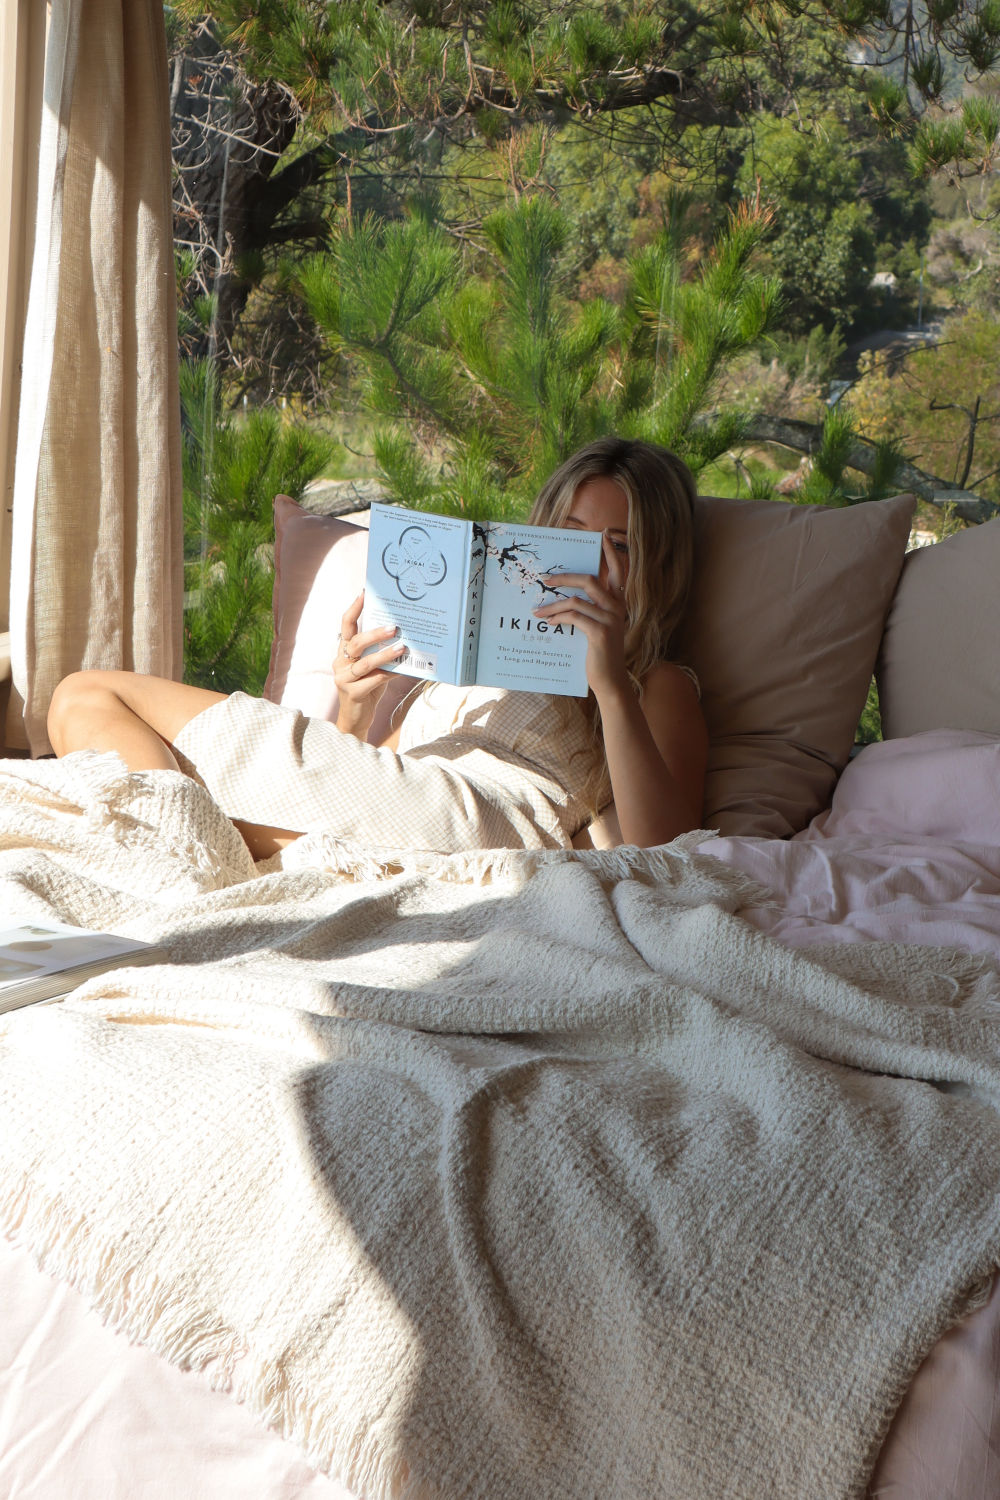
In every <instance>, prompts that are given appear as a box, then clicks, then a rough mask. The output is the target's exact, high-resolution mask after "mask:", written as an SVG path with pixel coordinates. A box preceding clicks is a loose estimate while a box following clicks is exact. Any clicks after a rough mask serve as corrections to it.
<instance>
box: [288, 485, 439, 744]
mask: <svg viewBox="0 0 1000 1500" xmlns="http://www.w3.org/2000/svg"><path fill="white" fill-rule="evenodd" d="M367 557H368V531H367V528H366V527H364V526H357V525H355V524H354V523H353V522H351V521H343V520H341V519H340V518H339V517H337V516H314V515H311V514H310V513H309V511H307V510H303V508H302V506H301V505H296V503H295V501H294V500H290V499H289V498H288V496H287V495H277V496H275V501H274V593H273V607H274V640H273V641H272V643H271V662H270V667H269V669H268V674H267V681H266V683H265V684H264V697H265V698H268V699H270V701H271V702H272V703H283V704H285V705H288V706H290V707H292V708H297V709H299V710H301V712H302V713H304V714H308V715H309V716H310V718H314V719H329V720H330V721H331V722H333V721H335V720H336V717H337V706H338V693H337V684H336V683H335V682H334V679H333V658H334V657H335V656H336V654H337V641H338V638H339V636H340V617H341V615H342V614H343V613H344V610H345V609H346V608H347V606H348V605H349V604H350V603H351V601H352V600H353V599H356V598H357V596H358V594H360V592H361V590H362V588H363V587H364V582H365V562H366V560H367ZM417 680H418V679H417V678H415V677H407V676H404V674H403V673H402V672H399V673H397V674H396V676H395V679H394V680H393V681H392V682H390V683H389V686H388V687H387V688H386V690H385V693H384V694H383V696H382V698H381V699H380V701H379V705H378V708H377V709H376V711H375V718H374V720H373V722H372V727H371V729H370V730H369V732H368V738H369V740H371V742H372V743H373V744H377V743H378V742H379V741H380V740H383V739H384V738H385V736H386V735H387V734H388V733H389V730H390V728H391V725H390V722H389V721H390V718H391V716H392V713H393V711H394V710H395V708H396V707H397V705H398V704H399V702H400V700H401V699H402V698H404V697H405V696H406V694H407V693H408V692H409V691H410V689H411V688H412V687H413V686H414V684H415V683H416V682H417Z"/></svg>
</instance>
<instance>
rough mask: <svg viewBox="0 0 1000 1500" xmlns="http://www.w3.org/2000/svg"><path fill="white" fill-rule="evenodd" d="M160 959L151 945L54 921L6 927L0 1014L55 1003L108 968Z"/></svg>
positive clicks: (0, 938) (0, 943)
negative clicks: (20, 1008) (48, 1002)
mask: <svg viewBox="0 0 1000 1500" xmlns="http://www.w3.org/2000/svg"><path fill="white" fill-rule="evenodd" d="M165 957H166V954H165V953H164V952H163V950H162V949H161V948H157V947H156V946H155V945H154V944H152V943H140V942H138V941H137V940H136V939H135V938H125V937H117V936H116V935H115V934H114V933H110V932H91V931H89V930H88V929H87V928H85V927H68V926H65V925H63V924H61V923H54V922H52V923H36V924H32V925H29V926H24V927H8V928H7V929H6V930H4V931H2V932H0V1014H2V1013H3V1012H4V1011H8V1010H16V1009H17V1008H18V1006H21V1005H37V1004H38V1003H39V1002H40V1001H44V1000H58V999H61V998H62V997H63V996H64V995H68V994H69V992H70V991H71V990H75V989H76V987H77V985H79V984H83V982H84V980H85V979H93V978H94V976H95V975H97V974H104V973H106V972H107V970H108V969H116V968H124V967H125V965H126V964H128V965H131V964H150V963H156V962H157V961H159V960H161V959H164V958H165Z"/></svg>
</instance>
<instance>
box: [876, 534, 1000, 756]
mask: <svg viewBox="0 0 1000 1500" xmlns="http://www.w3.org/2000/svg"><path fill="white" fill-rule="evenodd" d="M876 677H877V680H878V691H879V702H880V705H881V709H882V733H883V735H884V736H885V738H886V739H899V738H901V737H902V736H903V735H908V734H919V733H920V732H921V731H922V730H925V729H977V730H979V731H980V732H982V733H985V734H1000V519H998V520H994V521H987V522H986V523H985V525H982V526H971V527H970V528H969V529H968V530H967V531H961V532H959V533H958V534H957V535H955V536H952V537H949V538H948V539H947V541H944V542H938V543H936V544H935V545H934V546H931V547H920V548H918V549H917V550H916V551H915V552H911V553H910V554H909V556H908V557H907V559H906V561H905V563H904V564H903V572H902V576H901V577H900V580H899V587H898V589H897V590H896V597H895V599H894V600H893V605H892V609H891V610H890V611H889V617H888V619H887V621H886V628H885V634H884V636H883V638H882V650H881V654H880V656H879V660H878V665H877V667H876Z"/></svg>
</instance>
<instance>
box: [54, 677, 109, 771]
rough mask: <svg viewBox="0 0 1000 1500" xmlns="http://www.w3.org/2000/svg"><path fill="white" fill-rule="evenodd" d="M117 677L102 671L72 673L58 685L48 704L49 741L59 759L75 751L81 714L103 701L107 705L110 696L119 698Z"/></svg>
mask: <svg viewBox="0 0 1000 1500" xmlns="http://www.w3.org/2000/svg"><path fill="white" fill-rule="evenodd" d="M118 675H120V674H118V673H115V672H102V671H99V670H91V671H86V672H71V673H70V674H69V676H68V677H64V678H63V680H62V681H61V682H60V683H59V685H58V687H57V688H56V690H55V692H54V693H53V694H52V698H51V700H50V702H49V711H48V717H47V720H46V724H47V728H48V733H49V740H50V742H51V744H52V748H53V750H54V751H55V752H56V754H57V755H65V754H66V752H67V750H71V749H73V748H74V746H73V744H72V740H71V736H72V728H73V725H74V723H78V722H79V720H80V717H81V714H82V713H84V712H86V710H87V709H88V708H93V707H95V706H96V705H97V703H98V702H99V701H101V700H103V701H104V702H107V700H108V697H109V695H110V696H112V697H115V696H117V695H116V694H115V691H114V688H113V686H112V681H111V679H113V678H114V677H116V676H118Z"/></svg>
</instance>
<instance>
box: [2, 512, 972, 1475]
mask: <svg viewBox="0 0 1000 1500" xmlns="http://www.w3.org/2000/svg"><path fill="white" fill-rule="evenodd" d="M911 511H912V504H911V502H910V501H909V500H908V499H906V498H905V497H900V498H899V499H898V500H893V501H888V502H881V503H880V504H879V505H878V506H870V505H868V506H866V505H862V506H855V507H851V508H849V509H847V510H843V511H820V510H806V509H805V508H799V507H795V506H785V505H775V504H770V503H767V502H745V503H741V502H725V501H715V502H703V504H702V506H701V509H700V514H699V571H698V580H697V587H696V595H695V599H694V603H693V607H692V610H691V618H690V623H689V634H688V639H687V642H686V643H685V644H686V654H687V656H688V658H689V659H690V660H691V662H692V664H693V665H694V666H695V667H696V669H697V670H698V673H699V676H700V678H701V681H702V686H703V692H704V702H705V709H706V716H707V718H708V721H709V726H710V731H711V737H712V760H711V765H710V773H709V791H708V799H707V805H706V826H705V828H704V829H703V830H701V831H699V832H698V833H697V834H695V835H691V836H688V837H686V838H685V839H682V840H679V841H677V843H675V844H674V845H671V846H667V847H665V848H664V849H661V850H653V851H637V850H632V849H622V848H620V847H615V841H614V836H613V817H612V816H611V815H610V814H609V816H608V817H607V818H606V819H605V820H604V821H603V823H599V824H597V825H595V827H594V829H593V830H592V831H591V833H590V834H589V835H588V836H586V837H584V838H582V839H580V840H579V841H578V842H579V844H580V845H581V847H579V848H577V849H574V850H568V851H547V852H545V853H535V852H522V853H517V852H513V853H496V852H488V851H484V852H482V853H473V854H470V855H462V856H436V855H416V854H409V855H408V854H405V853H401V852H400V851H394V850H386V849H381V850H376V849H358V848H352V847H349V846H346V845H344V844H342V843H340V842H338V841H336V840H334V839H331V838H329V837H326V838H322V837H319V836H311V837H310V838H309V839H307V840H302V841H300V842H299V843H297V844H295V845H293V846H292V848H291V849H290V850H289V851H287V853H286V854H285V855H284V856H282V857H281V858H280V859H278V860H275V861H272V862H270V863H269V864H267V865H264V866H260V867H257V868H254V867H253V865H252V864H251V863H250V861H249V856H248V855H247V854H246V851H245V849H244V847H243V846H242V844H241V842H240V840H239V839H238V838H237V837H236V836H235V834H234V833H233V831H232V830H231V828H230V826H229V825H228V824H227V823H226V821H225V820H224V819H223V818H222V817H221V815H220V814H219V813H218V810H217V809H216V808H215V807H214V805H213V804H212V803H211V801H210V799H208V798H207V796H206V795H205V794H204V792H203V791H202V789H201V788H199V787H197V786H196V785H195V784H194V783H180V782H179V780H178V779H177V778H175V777H171V776H169V775H166V774H165V773H150V774H149V775H146V776H140V777H136V776H132V777H130V776H128V775H127V774H125V773H124V771H123V768H122V767H121V765H120V763H118V762H117V761H116V760H115V758H114V757H107V756H90V755H82V756H79V757H70V758H69V759H68V760H67V761H64V762H60V763H54V762H37V763H33V764H30V765H29V764H25V763H15V762H5V763H3V764H2V765H0V887H2V890H3V896H4V902H5V909H6V910H7V911H8V912H9V914H10V917H11V919H12V920H31V919H37V918H41V917H43V916H46V915H48V916H53V915H54V916H57V917H59V918H60V919H61V920H69V921H77V922H80V923H81V924H84V925H90V926H102V925H103V926H106V927H114V928H117V929H118V930H122V931H127V932H130V933H134V934H135V935H138V936H143V937H149V938H153V939H155V940H157V941H159V942H161V943H162V944H164V946H165V947H166V948H167V951H168V956H169V962H168V963H167V964H165V965H157V966H154V967H152V968H149V969H146V970H142V969H132V970H122V971H118V972H116V973H115V974H113V975H111V976H106V977H104V978H102V979H100V980H94V981H91V983H90V984H88V985H87V986H85V987H84V988H83V989H82V990H80V991H78V992H77V993H76V994H75V995H74V996H73V997H72V998H71V999H69V1000H68V1001H66V1002H64V1003H63V1004H60V1005H54V1006H44V1007H34V1008H31V1009H29V1010H25V1011H21V1012H17V1013H15V1014H13V1015H11V1016H10V1017H8V1018H5V1020H4V1021H3V1023H2V1029H0V1079H2V1083H3V1089H4V1119H5V1122H6V1126H5V1131H4V1132H3V1136H2V1138H0V1226H2V1228H3V1230H4V1233H5V1236H6V1238H5V1239H4V1241H3V1242H2V1251H0V1259H2V1263H3V1267H4V1281H3V1286H4V1293H3V1296H4V1309H5V1310H4V1316H3V1318H2V1319H0V1372H2V1375H0V1379H2V1386H0V1431H2V1432H3V1438H2V1440H0V1489H2V1492H3V1493H4V1494H5V1495H9V1496H10V1497H12V1500H13V1497H21V1496H23V1497H28V1496H31V1497H33V1500H40V1497H53V1500H54V1497H56V1496H59V1497H60V1500H61V1497H65V1496H68V1495H72V1496H74V1497H76V1496H79V1497H81V1500H90V1497H91V1496H94V1497H97V1496H100V1497H101V1500H105V1497H112V1496H118V1495H121V1496H126V1495H127V1496H129V1497H134V1496H139V1495H141V1496H142V1497H144V1500H146V1497H158V1496H161V1495H162V1496H164V1497H167V1496H170V1497H175V1496H177V1495H180V1494H190V1495H194V1496H206V1497H208V1496H212V1497H213V1500H214V1497H217V1496H218V1497H228V1496H230V1495H232V1496H234V1497H235V1496H237V1495H239V1496H241V1497H253V1500H278V1497H283V1500H285V1497H287V1500H293V1497H294V1500H321V1497H322V1500H348V1497H363V1500H382V1497H387V1496H406V1497H409V1496H413V1497H417V1496H419V1497H421V1500H422V1497H425V1496H427V1497H431V1496H440V1497H447V1500H452V1497H455V1496H463V1497H464V1496H470V1497H471V1496H480V1495H482V1496H484V1497H485V1496H491V1497H492V1496H504V1497H505V1500H506V1497H510V1500H514V1497H518V1496H521V1495H524V1496H529V1495H530V1496H533V1497H535V1496H539V1497H540V1496H567V1497H573V1500H583V1497H586V1496H591V1495H592V1496H594V1497H595V1500H596V1497H598V1496H600V1497H603V1500H608V1497H612V1496H616V1497H617V1496H620V1497H626V1496H629V1497H630V1496H640V1495H642V1496H652V1495H664V1496H671V1497H674V1496H678V1497H683V1500H701V1497H717V1496H720V1495H727V1496H730V1495H731V1496H734V1497H744V1496H745V1497H747V1500H751V1497H752V1500H758V1497H762V1496H775V1497H779V1496H781V1497H785V1496H787V1497H789V1500H792V1497H796V1500H798V1497H803V1496H806V1495H808V1496H810V1497H811V1496H824V1497H825V1496H830V1497H834V1496H837V1497H839V1496H862V1495H864V1494H866V1493H870V1494H872V1495H878V1496H886V1497H888V1496H893V1497H903V1496H906V1497H909V1500H916V1497H923V1496H927V1497H930V1496H934V1497H935V1500H939V1497H942V1496H946V1495H947V1496H954V1497H955V1500H973V1497H976V1500H982V1497H986V1496H987V1495H993V1494H995V1493H996V1492H997V1487H998V1480H1000V1459H998V1455H997V1452H996V1445H997V1431H996V1417H995V1414H994V1408H995V1407H996V1405H997V1403H996V1399H995V1393H996V1389H997V1380H998V1377H1000V1369H998V1364H1000V1358H998V1352H997V1351H998V1349H1000V1325H998V1321H997V1320H998V1318H1000V1306H998V1300H1000V1299H998V1294H997V1292H996V1290H995V1286H994V1271H995V1268H996V1267H997V1265H998V1264H1000V1191H998V1189H1000V1150H998V1147H1000V1119H998V1115H997V1101H998V1098H1000V1067H998V1065H997V1059H998V1055H1000V1049H998V1045H997V1042H998V1039H1000V1003H998V1002H1000V795H998V794H1000V720H998V713H1000V708H998V704H1000V694H998V693H997V686H998V682H997V672H998V669H997V662H998V661H1000V653H998V650H997V646H998V644H1000V641H998V636H1000V628H998V626H1000V622H998V612H997V607H996V603H995V590H994V589H993V587H992V585H991V578H992V577H995V576H996V568H997V565H998V563H1000V522H993V523H989V524H988V525H986V526H983V527H979V528H977V529H976V530H975V531H974V532H973V531H970V532H966V533H962V534H960V535H958V536H956V537H953V538H950V539H949V540H948V541H946V542H944V543H941V544H940V545H939V546H937V547H935V548H931V549H926V550H925V551H923V552H921V553H916V554H910V555H909V556H905V553H904V549H905V545H906V536H907V533H908V530H909V520H910V514H911ZM344 524H345V523H341V522H334V521H331V520H329V518H323V517H313V516H309V515H307V514H306V513H305V512H302V511H301V510H299V509H298V508H297V507H295V508H292V509H289V508H288V505H280V506H279V507H278V522H277V556H276V562H277V571H276V588H275V607H276V633H275V651H274V654H273V657H272V674H271V679H270V681H269V685H268V691H269V694H270V695H272V696H274V697H275V698H277V699H279V700H281V699H282V698H283V699H284V701H286V702H293V701H299V702H300V704H301V706H303V707H305V708H308V709H309V710H310V711H313V712H316V711H329V710H330V702H329V691H330V681H329V670H328V666H325V665H324V660H325V662H326V663H328V662H329V660H330V659H331V657H332V652H329V651H328V645H329V639H328V637H327V640H326V644H324V642H323V630H324V628H326V629H328V626H326V625H324V616H325V619H326V620H327V621H328V619H329V615H330V613H331V609H330V601H331V600H332V599H336V598H337V596H338V590H339V589H340V588H341V587H342V586H343V584H342V580H341V578H340V572H338V570H340V571H343V569H344V568H345V567H346V566H347V564H346V563H345V557H346V556H347V554H348V553H351V554H352V555H353V554H356V553H357V551H358V548H359V547H360V546H361V545H362V541H361V540H360V539H359V538H358V537H357V535H356V534H355V533H354V532H353V531H351V530H350V528H347V529H346V530H345V529H344ZM352 549H353V552H352ZM356 562H357V559H356V556H354V561H353V563H351V564H350V566H356ZM334 575H336V576H334ZM324 605H325V609H324ZM313 618H315V619H316V620H317V621H319V625H318V627H317V628H316V629H315V630H314V627H313V625H312V623H311V620H312V619H313ZM324 652H326V653H327V654H326V655H325V658H324ZM876 664H877V669H878V675H879V683H880V690H881V697H882V707H883V725H884V732H885V736H886V737H885V739H884V741H883V742H882V743H877V744H874V745H871V746H869V747H867V748H866V749H864V750H863V751H862V752H861V753H860V754H859V755H856V756H854V757H853V758H851V757H850V750H851V740H852V738H853V727H854V724H855V723H856V721H857V717H858V713H859V711H860V708H861V706H862V704H863V702H864V698H865V691H866V688H867V683H868V680H869V678H870V676H871V672H872V669H873V667H875V666H876ZM307 693H310V694H313V695H314V701H310V702H305V701H304V700H303V698H302V697H299V698H298V700H296V698H295V695H304V694H307ZM324 694H325V695H327V696H326V698H325V700H324V701H322V702H321V701H320V698H321V697H322V695H324ZM234 1398H235V1399H234Z"/></svg>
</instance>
